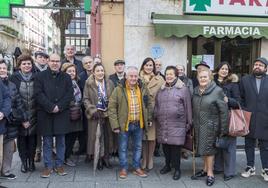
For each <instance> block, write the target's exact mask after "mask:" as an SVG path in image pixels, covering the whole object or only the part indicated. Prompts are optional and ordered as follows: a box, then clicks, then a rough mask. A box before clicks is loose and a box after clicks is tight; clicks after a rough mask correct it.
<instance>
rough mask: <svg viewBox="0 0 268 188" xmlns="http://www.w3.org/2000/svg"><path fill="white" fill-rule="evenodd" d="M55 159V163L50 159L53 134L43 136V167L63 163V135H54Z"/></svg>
mask: <svg viewBox="0 0 268 188" xmlns="http://www.w3.org/2000/svg"><path fill="white" fill-rule="evenodd" d="M55 138H56V155H57V156H56V160H55V165H54V164H53V161H52V149H53V136H43V156H44V163H45V167H47V168H49V169H52V168H53V167H56V168H57V167H61V166H63V163H64V155H65V135H56V136H55Z"/></svg>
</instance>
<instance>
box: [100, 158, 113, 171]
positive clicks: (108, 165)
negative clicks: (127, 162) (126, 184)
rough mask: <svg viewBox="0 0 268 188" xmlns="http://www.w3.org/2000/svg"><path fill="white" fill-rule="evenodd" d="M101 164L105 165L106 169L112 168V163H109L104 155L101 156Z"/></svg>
mask: <svg viewBox="0 0 268 188" xmlns="http://www.w3.org/2000/svg"><path fill="white" fill-rule="evenodd" d="M102 164H103V166H105V167H106V168H108V169H111V168H112V165H111V163H110V160H109V158H106V157H105V158H102Z"/></svg>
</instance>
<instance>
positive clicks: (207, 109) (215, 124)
mask: <svg viewBox="0 0 268 188" xmlns="http://www.w3.org/2000/svg"><path fill="white" fill-rule="evenodd" d="M223 98H224V93H223V90H222V89H221V88H220V87H218V86H217V85H216V84H215V82H213V81H212V82H211V83H210V85H209V86H208V87H207V88H206V90H205V91H204V93H203V94H200V93H199V87H196V88H195V89H194V95H193V102H192V104H193V124H194V129H195V141H196V147H197V153H198V154H200V155H202V156H203V155H214V154H216V152H217V149H216V147H215V142H216V138H217V137H218V136H221V135H226V134H227V133H228V119H229V117H228V106H227V104H226V103H225V102H224V100H223Z"/></svg>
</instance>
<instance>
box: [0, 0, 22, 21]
mask: <svg viewBox="0 0 268 188" xmlns="http://www.w3.org/2000/svg"><path fill="white" fill-rule="evenodd" d="M24 4H25V1H24V0H0V18H8V17H11V16H12V14H11V7H12V6H23V5H24Z"/></svg>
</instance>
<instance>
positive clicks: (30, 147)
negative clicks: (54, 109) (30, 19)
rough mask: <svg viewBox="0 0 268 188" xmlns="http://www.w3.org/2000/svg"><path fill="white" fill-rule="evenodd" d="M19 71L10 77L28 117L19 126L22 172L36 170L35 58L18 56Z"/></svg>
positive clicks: (23, 55)
mask: <svg viewBox="0 0 268 188" xmlns="http://www.w3.org/2000/svg"><path fill="white" fill-rule="evenodd" d="M18 67H19V71H18V72H16V73H14V74H13V75H12V76H11V77H10V81H11V82H13V83H14V84H15V85H16V88H17V90H18V91H19V94H20V96H21V97H22V101H23V105H24V111H25V112H26V114H27V115H26V118H25V119H24V120H23V122H22V124H21V126H19V135H18V139H17V142H18V150H19V155H20V158H21V161H22V165H21V172H23V173H26V172H28V171H30V172H32V171H34V170H35V165H34V156H35V149H36V105H35V98H34V92H33V84H34V75H33V73H32V67H33V59H32V58H31V56H29V55H26V54H22V55H20V56H19V57H18Z"/></svg>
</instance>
